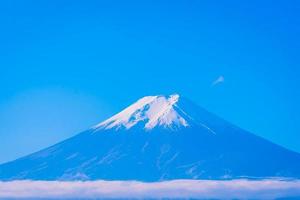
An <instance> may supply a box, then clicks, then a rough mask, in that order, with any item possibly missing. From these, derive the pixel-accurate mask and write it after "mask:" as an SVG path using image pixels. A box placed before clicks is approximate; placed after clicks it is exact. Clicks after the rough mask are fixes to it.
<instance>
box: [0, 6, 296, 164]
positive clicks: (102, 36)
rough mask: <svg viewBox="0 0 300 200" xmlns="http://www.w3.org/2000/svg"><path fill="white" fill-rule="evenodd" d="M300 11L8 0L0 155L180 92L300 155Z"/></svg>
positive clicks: (1, 158)
mask: <svg viewBox="0 0 300 200" xmlns="http://www.w3.org/2000/svg"><path fill="white" fill-rule="evenodd" d="M299 10H300V2H299V1H296V0H295V1H291V0H290V1H268V0H265V1H255V0H252V1H238V0H237V1H211V0H210V1H196V0H194V1H192V0H185V1H114V0H113V1H90V0H86V1H76V0H69V1H66V0H51V1H50V0H49V1H38V0H36V1H32V0H27V1H20V0H19V1H17V0H10V1H1V2H0V25H1V26H0V69H1V71H0V122H1V126H0V139H1V141H0V162H5V161H9V160H12V159H15V158H17V157H19V156H22V155H25V154H28V153H31V152H34V151H36V150H39V149H41V148H43V147H46V146H48V145H51V144H53V143H55V142H58V141H60V140H62V139H65V138H67V137H70V136H72V135H74V134H76V133H78V132H80V131H82V130H84V129H86V128H88V127H90V126H92V125H94V124H95V123H98V122H100V121H101V120H103V119H105V118H107V117H109V116H110V115H112V114H113V113H115V112H117V111H119V110H120V109H122V108H124V107H125V106H127V105H129V104H131V103H132V102H134V101H135V100H137V99H138V98H140V97H142V96H144V95H153V94H170V93H174V92H177V93H179V94H181V95H183V96H186V97H188V98H190V99H191V100H193V101H194V102H196V103H197V104H199V105H201V106H203V107H205V108H206V109H208V110H210V111H211V112H214V113H216V114H217V115H219V116H221V117H223V118H225V119H227V120H228V121H230V122H232V123H234V124H236V125H238V126H240V127H242V128H244V129H246V130H249V131H251V132H253V133H255V134H257V135H260V136H262V137H264V138H267V139H269V140H271V141H273V142H275V143H277V144H280V145H282V146H285V147H287V148H289V149H292V150H295V151H298V152H300V117H299V113H300V104H299V102H300V92H299V91H300V90H299V86H300V84H299V80H300V78H299V77H300V57H299V50H300V48H299V47H300V40H299V35H300V13H299ZM220 76H223V77H224V80H225V81H224V82H222V83H219V84H217V85H215V86H212V83H213V82H214V81H215V80H216V79H218V77H220ZM254 148H255V147H254Z"/></svg>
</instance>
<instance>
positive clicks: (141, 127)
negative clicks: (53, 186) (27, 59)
mask: <svg viewBox="0 0 300 200" xmlns="http://www.w3.org/2000/svg"><path fill="white" fill-rule="evenodd" d="M240 177H257V178H266V177H292V178H299V177H300V154H298V153H295V152H292V151H289V150H287V149H285V148H282V147H280V146H278V145H275V144H273V143H271V142H269V141H267V140H265V139H262V138H260V137H258V136H255V135H253V134H251V133H248V132H246V131H244V130H242V129H240V128H238V127H236V126H234V125H232V124H230V123H228V122H226V121H225V120H222V119H220V118H219V117H217V116H215V115H213V114H211V113H209V112H207V111H206V110H204V109H203V108H201V107H198V106H197V105H195V104H193V103H192V102H190V101H189V100H187V99H185V98H182V97H180V96H179V95H170V96H148V97H144V98H142V99H140V100H139V101H137V102H136V103H134V104H132V105H131V106H129V107H128V108H126V109H125V110H123V111H122V112H120V113H118V114H116V115H115V116H113V117H111V118H109V119H108V120H105V121H104V122H102V123H100V124H98V125H96V126H95V127H92V128H91V129H89V130H87V131H85V132H83V133H80V134H78V135H76V136H75V137H72V138H70V139H68V140H65V141H63V142H61V143H58V144H56V145H53V146H51V147H49V148H46V149H44V150H41V151H39V152H36V153H34V154H31V155H29V156H26V157H23V158H20V159H18V160H15V161H13V162H9V163H6V164H3V165H0V179H2V180H14V179H34V180H96V179H105V180H140V181H159V180H170V179H230V178H240Z"/></svg>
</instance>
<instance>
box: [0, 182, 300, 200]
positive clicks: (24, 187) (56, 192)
mask: <svg viewBox="0 0 300 200" xmlns="http://www.w3.org/2000/svg"><path fill="white" fill-rule="evenodd" d="M296 196H297V197H300V180H291V181H283V180H243V179H239V180H229V181H211V180H174V181H165V182H155V183H143V182H137V181H85V182H80V181H76V182H63V181H29V180H25V181H10V182H0V199H5V198H16V199H20V198H66V199H68V198H164V197H166V198H220V199H232V198H238V199H249V198H255V199H275V198H282V197H296Z"/></svg>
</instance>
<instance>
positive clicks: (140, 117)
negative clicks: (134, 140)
mask: <svg viewBox="0 0 300 200" xmlns="http://www.w3.org/2000/svg"><path fill="white" fill-rule="evenodd" d="M179 99H180V96H179V95H178V94H173V95H169V96H163V95H158V96H146V97H143V98H141V99H139V100H138V101H137V102H135V103H134V104H132V105H131V106H129V107H127V108H125V109H124V110H123V111H121V112H120V113H118V114H116V115H114V116H112V117H111V118H109V119H107V120H105V121H104V122H102V123H100V124H98V125H96V126H95V128H96V129H119V128H126V129H130V128H132V127H134V126H135V125H137V124H139V125H142V126H143V127H144V128H145V129H147V130H150V129H153V128H155V127H163V128H169V129H177V128H180V127H187V126H189V120H191V119H190V117H189V116H188V115H187V114H186V113H184V112H183V111H182V110H181V109H180V108H179V107H178V105H177V103H178V101H179Z"/></svg>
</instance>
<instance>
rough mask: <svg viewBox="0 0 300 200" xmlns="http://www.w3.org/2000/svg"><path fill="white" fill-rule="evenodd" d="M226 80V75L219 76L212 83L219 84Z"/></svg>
mask: <svg viewBox="0 0 300 200" xmlns="http://www.w3.org/2000/svg"><path fill="white" fill-rule="evenodd" d="M224 81H225V78H224V76H219V77H218V78H217V79H216V80H215V81H214V82H213V83H212V84H211V85H212V86H215V85H218V84H220V83H223V82H224Z"/></svg>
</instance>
